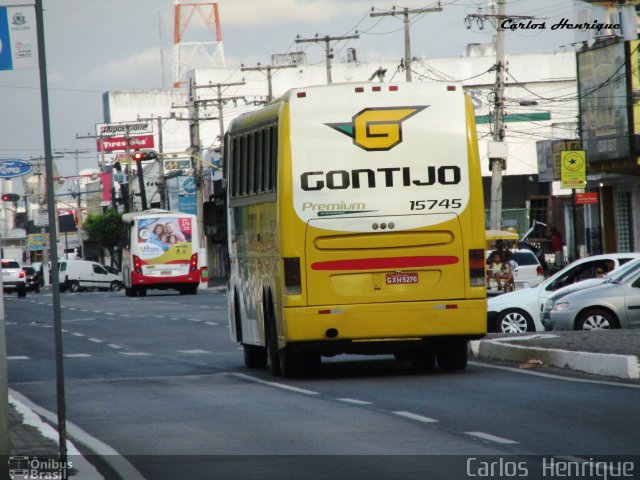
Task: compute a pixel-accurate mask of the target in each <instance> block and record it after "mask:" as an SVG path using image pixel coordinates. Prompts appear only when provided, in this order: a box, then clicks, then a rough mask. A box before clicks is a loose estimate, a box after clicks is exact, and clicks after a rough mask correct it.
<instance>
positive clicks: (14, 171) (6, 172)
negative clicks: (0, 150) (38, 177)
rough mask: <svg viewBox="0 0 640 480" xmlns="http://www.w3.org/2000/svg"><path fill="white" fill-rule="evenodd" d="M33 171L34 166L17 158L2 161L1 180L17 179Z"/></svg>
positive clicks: (0, 162) (0, 163) (0, 166)
mask: <svg viewBox="0 0 640 480" xmlns="http://www.w3.org/2000/svg"><path fill="white" fill-rule="evenodd" d="M31 169H32V165H31V164H30V163H29V162H25V161H24V160H18V159H16V158H4V159H0V178H15V177H21V176H22V175H26V174H27V173H29V172H30V171H31Z"/></svg>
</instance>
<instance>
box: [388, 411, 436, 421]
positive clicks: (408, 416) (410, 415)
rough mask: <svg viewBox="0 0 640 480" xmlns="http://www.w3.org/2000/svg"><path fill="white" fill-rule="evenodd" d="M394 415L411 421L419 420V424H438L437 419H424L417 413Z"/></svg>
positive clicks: (398, 413) (397, 413)
mask: <svg viewBox="0 0 640 480" xmlns="http://www.w3.org/2000/svg"><path fill="white" fill-rule="evenodd" d="M393 413H395V414H396V415H399V416H401V417H405V418H409V419H411V420H417V421H418V422H423V423H436V422H437V421H438V420H436V419H435V418H429V417H423V416H422V415H418V414H416V413H411V412H393Z"/></svg>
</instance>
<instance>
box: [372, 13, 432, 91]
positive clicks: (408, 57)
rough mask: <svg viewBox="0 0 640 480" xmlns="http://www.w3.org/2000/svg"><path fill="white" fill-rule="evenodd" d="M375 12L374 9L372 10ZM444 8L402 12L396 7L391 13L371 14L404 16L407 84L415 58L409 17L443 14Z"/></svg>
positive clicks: (376, 15)
mask: <svg viewBox="0 0 640 480" xmlns="http://www.w3.org/2000/svg"><path fill="white" fill-rule="evenodd" d="M372 10H373V8H372ZM441 11H442V7H433V8H414V9H409V8H406V7H405V8H403V9H402V10H401V11H396V7H395V6H394V7H393V9H392V10H391V11H390V12H373V11H372V12H371V13H370V14H369V16H370V17H387V16H394V17H395V16H396V15H402V16H403V22H404V68H405V70H404V72H405V79H406V81H407V82H410V81H411V62H412V61H413V57H412V56H411V41H410V36H409V25H410V22H409V15H418V14H422V13H430V12H441Z"/></svg>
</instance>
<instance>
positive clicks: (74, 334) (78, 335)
mask: <svg viewBox="0 0 640 480" xmlns="http://www.w3.org/2000/svg"><path fill="white" fill-rule="evenodd" d="M71 335H73V336H74V337H86V335H85V334H84V333H78V332H73V333H72V334H71Z"/></svg>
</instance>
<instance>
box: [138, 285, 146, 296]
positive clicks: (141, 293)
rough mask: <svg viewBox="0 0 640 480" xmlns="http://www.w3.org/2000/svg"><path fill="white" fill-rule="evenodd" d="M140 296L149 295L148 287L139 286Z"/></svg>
mask: <svg viewBox="0 0 640 480" xmlns="http://www.w3.org/2000/svg"><path fill="white" fill-rule="evenodd" d="M138 296H139V297H146V296H147V289H146V287H138Z"/></svg>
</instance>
